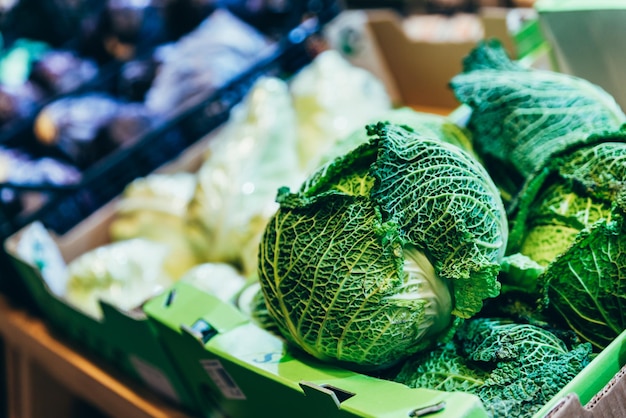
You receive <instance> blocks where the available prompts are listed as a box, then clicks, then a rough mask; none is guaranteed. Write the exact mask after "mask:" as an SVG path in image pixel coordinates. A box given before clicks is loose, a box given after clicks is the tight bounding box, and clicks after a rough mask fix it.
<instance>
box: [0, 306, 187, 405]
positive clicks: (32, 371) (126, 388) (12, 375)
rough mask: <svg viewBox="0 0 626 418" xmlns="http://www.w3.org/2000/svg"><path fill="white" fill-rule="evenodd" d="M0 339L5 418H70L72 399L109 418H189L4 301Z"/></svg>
mask: <svg viewBox="0 0 626 418" xmlns="http://www.w3.org/2000/svg"><path fill="white" fill-rule="evenodd" d="M0 336H1V337H2V339H3V341H4V345H5V350H4V351H5V361H6V374H7V376H6V378H7V391H8V394H7V395H8V396H7V398H8V418H39V417H46V418H51V417H53V416H55V417H56V416H59V417H70V416H71V414H69V413H68V411H67V409H68V408H70V406H69V405H71V404H72V402H71V399H79V400H81V401H84V402H86V403H88V404H90V405H93V407H95V408H97V410H99V411H101V412H102V414H103V415H104V416H109V417H136V418H144V417H145V418H165V417H167V418H189V417H190V415H188V414H186V413H185V412H184V411H182V410H180V409H179V408H177V407H176V406H173V405H172V404H171V403H168V402H167V401H165V400H163V399H161V398H159V397H158V395H156V394H154V393H153V392H151V391H150V390H149V389H147V388H145V387H143V386H141V385H140V384H139V383H136V382H133V381H130V380H129V379H128V378H125V376H122V375H120V374H119V373H116V371H114V370H110V367H107V365H106V364H102V363H101V362H99V361H98V359H94V358H92V357H90V356H89V355H88V354H85V353H82V352H80V351H79V350H77V349H76V348H74V347H72V346H70V345H68V344H66V343H65V342H64V341H63V340H62V339H61V338H59V337H58V336H57V335H55V334H54V332H53V331H51V330H50V329H49V328H48V326H47V325H46V324H45V323H44V322H43V321H42V320H41V319H40V318H38V317H36V316H34V315H32V314H31V313H29V312H28V311H26V310H23V309H19V308H15V307H14V306H12V305H11V304H10V302H9V301H8V300H7V299H6V298H5V297H4V296H3V295H0ZM53 394H54V395H55V396H52V395H53ZM63 409H65V411H63Z"/></svg>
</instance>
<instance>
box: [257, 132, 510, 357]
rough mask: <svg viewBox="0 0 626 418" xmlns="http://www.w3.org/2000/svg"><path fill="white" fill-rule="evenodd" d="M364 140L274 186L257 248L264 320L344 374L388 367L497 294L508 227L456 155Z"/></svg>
mask: <svg viewBox="0 0 626 418" xmlns="http://www.w3.org/2000/svg"><path fill="white" fill-rule="evenodd" d="M368 130H369V133H370V136H371V138H370V140H369V141H368V142H366V143H364V144H362V145H360V146H358V147H357V148H355V149H353V150H352V151H350V152H348V153H346V154H344V155H342V156H340V157H337V158H336V159H334V160H332V161H330V162H329V163H327V164H326V165H324V166H322V167H321V168H320V169H319V170H318V171H317V172H315V173H313V174H312V175H311V176H310V177H309V178H308V179H307V180H306V181H305V182H304V183H303V185H302V186H301V188H300V189H299V190H298V191H297V192H291V191H290V190H289V189H287V188H282V189H280V190H279V192H278V196H277V201H278V202H279V204H280V207H279V209H278V210H277V212H276V213H275V214H274V216H273V217H272V218H271V219H270V221H269V222H268V224H267V226H266V229H265V232H264V235H263V238H262V240H261V245H260V247H259V269H258V272H259V280H260V283H261V288H262V291H263V295H264V297H265V300H266V305H267V309H268V314H269V315H270V316H271V318H272V319H273V320H274V321H275V323H276V326H277V327H278V329H279V331H280V333H281V334H282V335H283V336H284V337H285V338H286V339H287V340H288V341H289V342H291V343H293V344H295V345H296V346H299V347H300V348H302V349H303V350H305V351H306V352H308V353H309V354H311V355H313V356H315V357H317V358H320V359H322V360H329V361H330V360H333V361H338V362H340V363H342V364H344V365H345V366H347V367H353V368H362V369H366V368H369V369H374V368H382V367H386V366H390V365H392V364H395V363H397V362H399V361H401V360H402V359H403V358H405V357H406V356H408V355H410V354H413V353H415V352H417V351H420V350H423V349H426V348H429V347H430V346H431V345H432V343H433V342H434V341H437V340H438V339H440V338H442V337H443V336H446V335H448V334H449V331H450V330H451V329H453V326H454V323H455V321H454V319H453V318H454V317H455V316H456V317H461V318H468V317H471V316H472V315H474V314H475V313H477V312H478V311H479V310H480V309H481V308H482V305H483V300H484V299H486V298H492V297H495V296H497V295H498V294H499V290H500V285H499V283H498V281H497V275H498V272H499V268H500V261H501V259H502V256H503V254H504V249H505V247H506V240H507V231H508V229H507V221H506V215H505V212H504V207H503V203H502V201H501V199H500V197H499V194H498V191H497V188H496V187H495V184H494V183H493V181H492V180H491V178H490V177H489V176H488V174H487V172H486V171H485V169H484V168H483V166H482V165H481V164H479V163H478V162H477V161H476V160H475V159H474V158H473V157H472V156H471V155H470V154H469V153H467V152H466V151H464V150H462V149H461V148H459V147H457V146H455V145H451V144H448V143H445V142H443V141H441V140H440V139H439V138H438V137H436V136H432V135H429V133H431V132H433V131H432V130H431V129H427V130H425V132H426V134H424V133H422V132H421V131H420V130H419V129H418V128H415V129H412V128H409V127H407V126H399V125H394V124H390V123H378V124H375V125H370V126H369V127H368Z"/></svg>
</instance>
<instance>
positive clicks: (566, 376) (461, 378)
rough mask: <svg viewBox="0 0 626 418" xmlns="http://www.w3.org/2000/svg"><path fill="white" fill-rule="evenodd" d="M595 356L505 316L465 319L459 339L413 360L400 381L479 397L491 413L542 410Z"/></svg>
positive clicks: (521, 414) (582, 347)
mask: <svg viewBox="0 0 626 418" xmlns="http://www.w3.org/2000/svg"><path fill="white" fill-rule="evenodd" d="M591 359H592V350H591V345H590V344H589V343H575V342H574V343H572V344H569V341H565V340H564V339H561V338H559V337H558V336H557V335H555V334H553V333H552V332H550V331H548V330H546V329H543V328H540V327H537V326H534V325H529V324H521V323H515V322H512V321H509V320H505V319H500V318H476V319H470V320H467V321H465V323H464V324H463V325H462V326H460V327H459V329H458V330H457V332H456V333H455V336H454V339H453V340H452V341H451V342H448V343H447V344H444V345H442V346H440V347H438V348H436V349H433V350H431V351H429V352H426V353H420V354H418V355H416V356H414V357H412V358H410V359H409V360H407V361H406V362H405V363H404V364H403V365H402V367H401V369H400V372H399V373H398V374H397V376H396V377H395V379H394V380H396V381H398V382H400V383H403V384H406V385H407V386H410V387H419V388H428V389H435V390H441V391H446V392H455V391H463V392H467V393H473V394H475V395H477V396H478V397H479V398H480V399H481V401H482V402H483V405H484V406H485V409H486V410H487V412H488V414H489V415H490V416H491V417H508V418H510V417H527V416H532V415H533V414H534V413H536V412H537V411H538V410H539V409H540V408H541V407H542V406H543V405H544V404H545V403H546V402H547V401H549V400H550V399H551V398H552V397H553V396H555V395H556V394H557V393H558V392H559V391H560V390H561V389H562V388H563V387H564V386H565V385H566V384H567V383H569V381H570V380H571V379H572V378H574V377H575V376H576V375H577V374H578V373H579V372H580V371H581V370H582V369H583V368H584V367H585V366H586V365H587V364H589V362H590V361H591Z"/></svg>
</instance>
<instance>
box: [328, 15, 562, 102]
mask: <svg viewBox="0 0 626 418" xmlns="http://www.w3.org/2000/svg"><path fill="white" fill-rule="evenodd" d="M514 12H516V10H513V11H511V10H509V9H503V8H484V9H483V10H482V11H481V12H480V18H481V22H482V24H483V27H484V38H497V39H500V40H501V42H502V43H503V44H504V46H505V47H506V48H507V50H508V51H509V54H510V55H511V56H512V57H513V58H515V59H518V58H522V56H524V57H526V56H531V55H532V60H527V62H528V61H531V62H528V64H529V65H534V64H535V62H537V63H538V65H539V66H541V67H545V66H546V65H550V61H549V60H548V59H546V55H547V51H546V50H544V49H543V47H544V45H545V42H543V39H542V38H541V33H540V31H539V29H538V24H536V22H534V21H531V22H530V23H528V24H526V25H525V26H523V27H522V28H521V29H520V30H519V32H517V33H512V32H511V30H510V28H509V26H508V23H507V22H508V20H510V19H509V18H510V17H511V13H514ZM344 13H346V12H344ZM348 13H355V12H351V11H349V12H348ZM359 13H361V14H363V13H365V12H363V11H359ZM366 16H367V19H366V22H367V29H364V30H362V31H361V32H362V33H361V34H360V36H361V37H362V39H361V42H374V43H375V46H373V47H369V50H371V51H372V52H371V53H363V55H364V57H363V56H358V57H357V61H356V62H355V64H356V65H366V68H370V69H371V70H372V72H374V73H376V72H379V73H382V74H383V76H382V77H381V78H382V80H383V81H385V84H386V85H388V86H390V90H391V93H392V97H393V98H394V99H395V100H396V102H399V103H401V104H403V105H406V106H429V107H438V108H445V109H454V108H456V107H457V106H458V105H459V102H458V101H457V100H456V98H455V97H454V94H453V93H452V91H451V90H450V88H449V87H448V83H449V81H450V79H451V78H452V77H454V76H455V75H457V74H458V73H460V72H461V71H462V62H463V58H464V57H465V56H466V55H467V54H468V53H469V52H470V51H471V50H472V48H474V47H475V46H476V41H466V42H428V41H417V40H414V39H411V38H410V37H409V36H408V35H407V33H406V32H405V30H404V28H403V24H402V23H403V22H402V19H403V18H402V17H401V16H400V14H399V13H397V12H396V11H394V10H391V9H375V10H369V11H367V12H366ZM340 17H341V15H340ZM363 49H364V50H366V51H367V50H368V49H367V48H365V47H363ZM359 62H361V64H359ZM391 80H393V82H392V81H391Z"/></svg>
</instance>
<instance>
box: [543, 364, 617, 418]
mask: <svg viewBox="0 0 626 418" xmlns="http://www.w3.org/2000/svg"><path fill="white" fill-rule="evenodd" d="M625 375H626V366H624V367H623V368H622V369H621V370H620V371H619V372H618V373H617V374H616V375H615V376H614V377H613V379H611V381H610V382H609V383H608V384H607V385H606V386H605V387H604V389H603V390H602V391H601V392H599V393H598V394H597V395H596V396H594V397H593V399H591V401H589V403H587V405H585V406H584V407H583V406H582V404H581V403H580V399H579V397H578V395H577V394H575V393H572V394H569V395H567V396H565V397H564V398H563V399H562V400H561V402H559V403H558V404H557V405H556V406H555V407H554V408H553V409H552V411H550V412H549V413H548V414H547V415H546V418H568V417H580V418H611V417H614V418H621V417H625V416H626V404H625V403H624V400H626V378H625V377H624V376H625Z"/></svg>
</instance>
